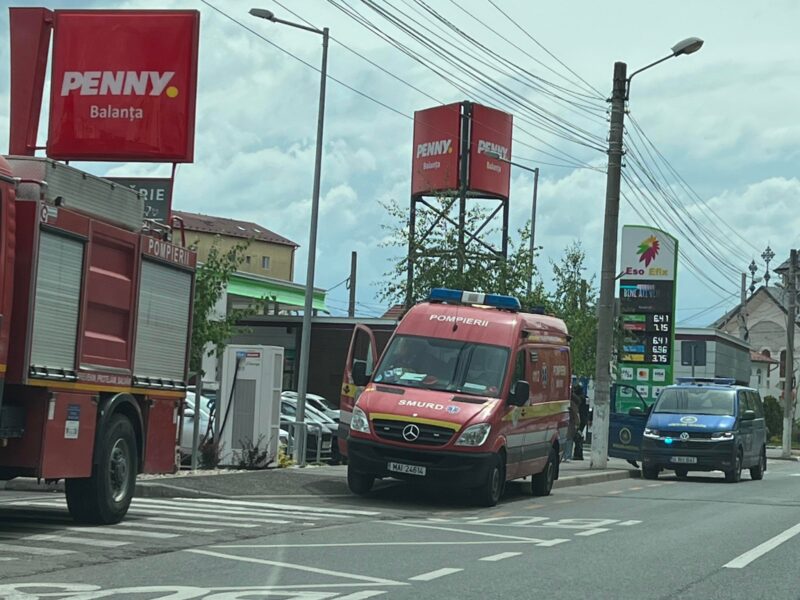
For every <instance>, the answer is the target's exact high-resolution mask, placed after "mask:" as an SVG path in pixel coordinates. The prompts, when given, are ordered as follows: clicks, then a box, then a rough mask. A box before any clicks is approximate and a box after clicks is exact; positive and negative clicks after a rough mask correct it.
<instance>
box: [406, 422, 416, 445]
mask: <svg viewBox="0 0 800 600" xmlns="http://www.w3.org/2000/svg"><path fill="white" fill-rule="evenodd" d="M418 437H419V427H417V426H416V425H414V423H409V424H408V425H406V426H405V427H403V439H404V440H405V441H407V442H416V441H417V438H418Z"/></svg>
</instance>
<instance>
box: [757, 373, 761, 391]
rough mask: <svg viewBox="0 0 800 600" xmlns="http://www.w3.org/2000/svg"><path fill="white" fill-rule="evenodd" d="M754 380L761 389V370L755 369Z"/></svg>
mask: <svg viewBox="0 0 800 600" xmlns="http://www.w3.org/2000/svg"><path fill="white" fill-rule="evenodd" d="M756 378H757V381H758V387H761V369H756Z"/></svg>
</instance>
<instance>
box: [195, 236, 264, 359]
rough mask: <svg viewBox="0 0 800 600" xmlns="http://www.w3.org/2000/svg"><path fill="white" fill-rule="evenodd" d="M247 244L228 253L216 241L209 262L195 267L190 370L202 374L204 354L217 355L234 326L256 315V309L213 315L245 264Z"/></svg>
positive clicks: (238, 245)
mask: <svg viewBox="0 0 800 600" xmlns="http://www.w3.org/2000/svg"><path fill="white" fill-rule="evenodd" d="M249 246H250V242H249V241H245V242H241V243H239V244H236V245H235V246H233V247H232V248H231V249H230V250H227V251H221V250H220V249H219V246H218V245H217V240H215V241H214V244H213V245H212V246H211V248H210V249H209V251H208V258H206V260H205V262H204V263H203V264H201V265H200V266H198V267H197V272H196V275H195V285H194V309H193V313H192V347H191V350H190V354H189V370H190V371H191V372H192V373H201V371H202V368H203V354H204V352H205V350H206V348H209V350H208V356H211V354H213V353H214V352H216V353H217V355H219V354H220V353H221V352H222V350H223V349H224V348H225V345H226V343H227V342H228V340H230V338H231V337H232V336H233V334H234V333H236V331H237V327H236V323H237V322H238V321H239V320H241V319H244V318H246V317H248V316H250V315H252V314H255V313H256V312H257V307H256V306H250V307H248V308H245V309H236V310H232V311H230V312H227V311H226V313H225V314H224V315H216V314H215V310H214V309H215V307H216V305H217V302H219V299H220V297H221V296H222V292H223V291H224V290H225V288H226V287H227V285H228V282H229V281H230V278H231V276H232V275H233V274H234V273H235V272H236V271H237V270H238V269H239V266H240V265H241V264H242V262H244V256H245V251H246V250H247V248H248V247H249Z"/></svg>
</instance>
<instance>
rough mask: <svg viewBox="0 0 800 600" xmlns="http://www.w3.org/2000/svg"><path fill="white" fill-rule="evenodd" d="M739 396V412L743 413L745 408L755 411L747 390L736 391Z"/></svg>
mask: <svg viewBox="0 0 800 600" xmlns="http://www.w3.org/2000/svg"><path fill="white" fill-rule="evenodd" d="M738 396H739V414H740V415H741V414H743V413H744V411H746V410H752V411H753V412H755V407H754V406H753V401H752V400H751V399H750V392H748V391H747V390H741V391H739V393H738Z"/></svg>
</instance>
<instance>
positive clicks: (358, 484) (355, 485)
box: [347, 466, 375, 496]
mask: <svg viewBox="0 0 800 600" xmlns="http://www.w3.org/2000/svg"><path fill="white" fill-rule="evenodd" d="M373 483H375V476H374V475H369V474H367V473H359V472H358V471H356V470H354V469H352V468H351V467H349V466H348V467H347V487H349V488H350V491H351V492H353V493H354V494H356V495H357V496H364V495H365V494H368V493H369V492H370V490H371V489H372V484H373Z"/></svg>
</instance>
